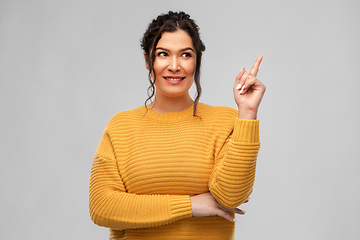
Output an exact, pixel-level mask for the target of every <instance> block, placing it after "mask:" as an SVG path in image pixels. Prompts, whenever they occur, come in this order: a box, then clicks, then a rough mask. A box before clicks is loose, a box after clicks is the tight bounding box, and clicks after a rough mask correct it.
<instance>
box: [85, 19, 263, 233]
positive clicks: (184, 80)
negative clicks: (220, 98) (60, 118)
mask: <svg viewBox="0 0 360 240" xmlns="http://www.w3.org/2000/svg"><path fill="white" fill-rule="evenodd" d="M141 45H142V48H143V50H144V56H145V62H146V66H147V69H148V70H149V81H150V87H149V91H148V99H147V100H146V102H145V106H141V107H139V108H136V109H133V110H130V111H124V112H120V113H117V114H116V115H114V116H113V117H112V118H111V119H110V121H109V123H108V124H107V126H106V128H105V131H104V133H103V136H102V138H101V141H100V144H99V146H98V148H97V150H96V153H95V156H94V161H93V167H92V171H91V179H90V194H89V198H90V201H89V208H90V215H91V218H92V220H93V221H94V223H96V224H98V225H100V226H105V227H108V228H109V229H110V239H128V240H131V239H150V240H151V239H172V240H174V239H175V240H176V239H200V240H201V239H206V240H208V239H234V229H235V218H234V217H235V214H244V213H245V212H244V211H243V210H241V209H239V208H237V207H238V206H239V205H241V204H242V203H245V202H247V201H248V197H249V196H250V194H251V192H252V188H253V183H254V178H255V166H256V160H257V153H258V150H259V146H260V142H259V121H258V120H257V119H256V116H257V110H258V107H259V104H260V102H261V99H262V96H263V94H264V92H265V86H264V85H263V84H262V83H261V82H260V81H259V80H258V79H257V78H256V75H257V72H258V69H259V65H260V62H261V60H262V56H260V57H259V58H257V60H256V61H255V63H254V65H253V67H252V69H251V70H250V71H246V70H245V69H244V68H243V69H242V70H241V71H240V73H239V75H238V76H236V77H235V83H234V87H233V94H234V99H235V102H236V104H237V106H238V109H237V110H236V109H232V108H229V107H212V106H209V105H206V104H203V103H199V98H200V95H201V86H200V65H201V56H202V52H203V51H204V50H205V46H204V44H203V43H202V41H201V40H200V37H199V28H198V26H197V25H196V24H195V22H194V21H193V20H192V19H191V18H190V16H189V15H187V14H185V13H183V12H179V13H174V12H169V13H167V14H163V15H160V16H158V17H157V18H156V19H154V20H153V21H152V22H151V24H150V25H149V27H148V29H147V31H146V32H145V34H144V37H143V39H142V44H141ZM194 82H195V85H196V88H197V95H196V97H195V99H194V100H193V99H192V98H191V97H190V95H189V89H190V87H191V86H192V84H193V83H194ZM153 97H154V99H153ZM152 99H153V101H151V102H150V104H149V105H146V103H147V101H150V100H152Z"/></svg>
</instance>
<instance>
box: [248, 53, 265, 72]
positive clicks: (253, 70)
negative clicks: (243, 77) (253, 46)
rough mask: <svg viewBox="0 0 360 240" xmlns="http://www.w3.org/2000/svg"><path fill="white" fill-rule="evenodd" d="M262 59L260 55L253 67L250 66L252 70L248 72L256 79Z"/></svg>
mask: <svg viewBox="0 0 360 240" xmlns="http://www.w3.org/2000/svg"><path fill="white" fill-rule="evenodd" d="M262 59H263V56H262V55H260V56H259V57H258V58H257V59H256V60H255V63H254V65H253V66H252V68H251V70H250V72H251V74H253V75H254V76H255V77H256V75H257V73H258V71H259V66H260V63H261V61H262Z"/></svg>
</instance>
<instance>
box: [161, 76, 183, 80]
mask: <svg viewBox="0 0 360 240" xmlns="http://www.w3.org/2000/svg"><path fill="white" fill-rule="evenodd" d="M164 78H165V79H166V80H170V81H181V80H183V79H184V78H167V77H164Z"/></svg>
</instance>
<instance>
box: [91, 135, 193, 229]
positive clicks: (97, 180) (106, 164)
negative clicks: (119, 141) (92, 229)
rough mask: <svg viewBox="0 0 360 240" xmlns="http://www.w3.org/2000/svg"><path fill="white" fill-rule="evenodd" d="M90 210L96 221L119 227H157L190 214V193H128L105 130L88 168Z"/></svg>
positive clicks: (111, 226) (105, 225)
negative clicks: (188, 194)
mask: <svg viewBox="0 0 360 240" xmlns="http://www.w3.org/2000/svg"><path fill="white" fill-rule="evenodd" d="M89 210H90V216H91V219H92V220H93V222H94V223H95V224H97V225H100V226H104V227H108V228H112V229H118V230H122V229H130V228H148V227H157V226H161V225H165V224H169V223H171V222H174V221H178V220H180V219H184V218H188V217H191V216H192V212H191V202H190V197H189V196H186V195H137V194H132V193H127V192H126V189H125V186H124V184H123V182H122V179H121V177H120V173H119V171H118V167H117V163H116V159H115V156H114V152H113V149H112V145H111V141H110V138H109V135H108V134H107V132H106V130H105V132H104V134H103V137H102V139H101V142H100V144H99V146H98V149H97V151H96V153H95V157H94V161H93V166H92V170H91V177H90V188H89Z"/></svg>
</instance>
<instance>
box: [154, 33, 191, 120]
mask: <svg viewBox="0 0 360 240" xmlns="http://www.w3.org/2000/svg"><path fill="white" fill-rule="evenodd" d="M195 65H196V53H195V51H194V46H193V44H192V40H191V38H190V36H189V35H188V34H187V33H186V32H185V31H183V30H178V31H176V32H172V33H169V32H165V33H163V34H162V36H161V39H160V40H159V42H158V44H157V46H156V51H155V61H154V73H153V74H154V77H153V79H154V83H155V87H156V96H155V99H156V103H157V104H155V102H152V104H150V107H151V108H152V109H153V110H155V111H157V112H159V113H166V112H178V111H182V110H185V109H187V108H189V107H190V106H191V105H192V104H193V100H192V99H191V97H190V95H189V89H190V87H191V85H192V84H193V82H194V75H195ZM175 102H177V103H176V104H174V103H175ZM160 104H161V105H160ZM174 105H175V106H176V108H175V109H174V108H173V106H174Z"/></svg>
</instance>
